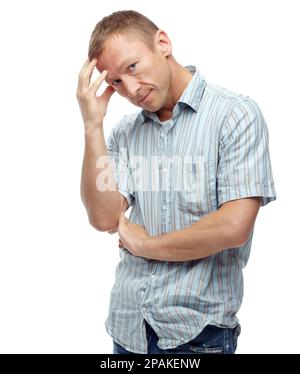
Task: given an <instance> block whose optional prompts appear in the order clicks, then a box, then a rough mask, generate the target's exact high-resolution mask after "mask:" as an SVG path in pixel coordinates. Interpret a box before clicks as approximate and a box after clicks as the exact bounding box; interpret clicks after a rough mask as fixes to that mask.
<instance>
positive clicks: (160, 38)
mask: <svg viewBox="0 0 300 374" xmlns="http://www.w3.org/2000/svg"><path fill="white" fill-rule="evenodd" d="M154 44H155V47H156V49H157V51H158V52H160V53H162V54H163V56H165V57H169V56H171V55H172V44H171V41H170V39H169V37H168V35H167V33H166V32H165V31H163V30H160V29H159V30H157V31H156V33H155V37H154Z"/></svg>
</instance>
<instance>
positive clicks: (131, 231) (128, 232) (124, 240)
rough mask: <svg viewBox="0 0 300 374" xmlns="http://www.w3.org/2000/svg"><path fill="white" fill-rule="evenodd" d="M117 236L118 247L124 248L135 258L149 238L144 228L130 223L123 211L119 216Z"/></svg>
mask: <svg viewBox="0 0 300 374" xmlns="http://www.w3.org/2000/svg"><path fill="white" fill-rule="evenodd" d="M118 234H119V237H120V239H119V247H120V246H121V247H126V248H127V249H128V251H129V252H131V253H132V254H133V255H135V256H139V255H140V253H141V252H142V248H143V244H144V242H145V240H146V239H147V238H149V237H150V235H149V234H148V232H147V231H146V230H145V228H144V226H142V225H138V224H136V223H132V222H130V221H129V220H128V218H127V217H126V216H125V214H124V211H122V213H121V214H120V219H119V228H118Z"/></svg>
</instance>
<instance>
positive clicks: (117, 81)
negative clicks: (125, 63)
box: [111, 79, 121, 86]
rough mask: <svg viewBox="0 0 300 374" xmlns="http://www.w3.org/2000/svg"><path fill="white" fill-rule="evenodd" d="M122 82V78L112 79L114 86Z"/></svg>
mask: <svg viewBox="0 0 300 374" xmlns="http://www.w3.org/2000/svg"><path fill="white" fill-rule="evenodd" d="M120 82H121V79H116V80H114V81H112V83H111V84H112V85H113V86H117V85H118V84H119V83H120Z"/></svg>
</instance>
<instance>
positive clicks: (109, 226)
mask: <svg viewBox="0 0 300 374" xmlns="http://www.w3.org/2000/svg"><path fill="white" fill-rule="evenodd" d="M89 222H90V224H91V226H92V227H94V229H96V230H97V231H101V232H107V231H112V230H114V229H115V228H116V226H118V224H119V222H115V221H104V220H101V219H97V218H94V217H89Z"/></svg>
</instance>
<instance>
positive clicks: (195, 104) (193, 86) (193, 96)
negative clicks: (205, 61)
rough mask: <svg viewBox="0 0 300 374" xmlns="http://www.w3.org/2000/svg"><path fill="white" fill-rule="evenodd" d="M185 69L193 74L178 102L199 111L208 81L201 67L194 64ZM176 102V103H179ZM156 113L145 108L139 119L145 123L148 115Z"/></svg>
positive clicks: (151, 115)
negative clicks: (200, 70)
mask: <svg viewBox="0 0 300 374" xmlns="http://www.w3.org/2000/svg"><path fill="white" fill-rule="evenodd" d="M185 69H187V70H188V71H190V72H191V73H192V74H193V77H192V79H191V80H190V81H189V83H188V85H187V86H186V88H185V89H184V91H183V93H182V95H181V96H180V98H179V100H178V103H183V104H186V105H188V106H189V107H190V108H192V109H193V110H194V111H195V112H197V111H198V108H199V105H200V101H201V99H202V96H203V93H204V89H205V86H206V82H205V79H204V77H203V76H202V75H201V74H200V72H199V69H198V68H197V67H196V66H194V65H187V66H185ZM178 103H177V104H178ZM177 104H176V105H177ZM153 115H154V113H153V112H149V111H148V110H146V109H143V110H142V111H141V112H140V113H139V121H140V123H141V124H143V123H144V122H145V120H146V118H147V117H150V118H152V117H153Z"/></svg>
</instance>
